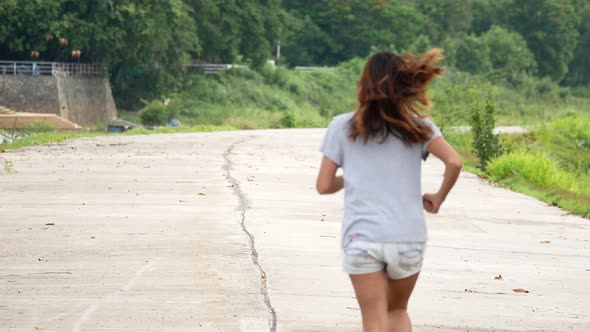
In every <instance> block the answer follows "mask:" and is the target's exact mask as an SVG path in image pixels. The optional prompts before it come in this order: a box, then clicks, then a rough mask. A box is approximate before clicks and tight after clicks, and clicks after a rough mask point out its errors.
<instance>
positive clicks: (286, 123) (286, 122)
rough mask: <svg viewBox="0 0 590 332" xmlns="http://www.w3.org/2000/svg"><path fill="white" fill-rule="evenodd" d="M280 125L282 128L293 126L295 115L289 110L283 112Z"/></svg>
mask: <svg viewBox="0 0 590 332" xmlns="http://www.w3.org/2000/svg"><path fill="white" fill-rule="evenodd" d="M281 126H283V127H284V128H294V127H295V115H293V113H291V112H285V113H283V116H282V117H281Z"/></svg>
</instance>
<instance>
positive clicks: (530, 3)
mask: <svg viewBox="0 0 590 332" xmlns="http://www.w3.org/2000/svg"><path fill="white" fill-rule="evenodd" d="M506 4H507V5H509V6H510V8H511V9H512V10H511V12H510V15H509V18H508V22H509V24H510V26H512V27H513V28H514V29H515V30H516V31H518V32H519V33H520V34H521V35H522V36H523V37H524V38H525V39H526V42H527V44H528V46H529V48H530V49H531V51H532V52H533V54H534V55H535V59H536V61H537V64H538V68H539V74H540V75H541V76H549V77H551V78H552V79H553V80H556V81H561V80H562V79H563V78H565V76H566V75H567V73H568V66H569V64H570V62H571V61H572V59H573V57H574V52H575V50H576V47H577V43H578V34H579V33H578V30H577V26H578V23H579V20H580V17H579V15H578V14H577V13H576V11H575V8H574V6H573V4H572V2H571V1H570V0H518V1H514V0H512V1H510V2H507V3H506Z"/></svg>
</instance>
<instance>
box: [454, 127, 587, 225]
mask: <svg viewBox="0 0 590 332" xmlns="http://www.w3.org/2000/svg"><path fill="white" fill-rule="evenodd" d="M554 122H557V123H563V122H561V121H560V120H556V121H554ZM570 123H571V124H574V125H575V126H578V124H579V122H577V121H573V122H570ZM547 126H548V127H552V126H553V122H550V123H548V124H547ZM542 130H546V128H543V129H542ZM560 130H562V131H560V132H554V133H553V134H552V135H550V136H551V137H556V136H558V135H571V134H572V132H574V130H571V128H563V127H560ZM546 134H547V135H549V134H548V133H543V135H546ZM445 136H446V138H447V140H448V141H449V143H450V144H451V145H453V147H455V149H456V150H457V151H458V152H459V153H460V154H461V156H462V157H463V159H464V166H465V169H466V170H467V171H469V172H471V173H475V174H477V175H479V176H481V177H484V178H486V179H488V180H490V181H491V182H493V183H495V184H496V185H499V186H502V187H506V188H509V189H511V190H514V191H517V192H521V193H524V194H526V195H529V196H532V197H535V198H537V199H540V200H542V201H544V202H546V203H548V204H550V205H555V206H559V207H561V208H563V209H565V210H567V211H569V212H571V213H574V214H576V215H579V216H583V217H586V218H590V175H589V173H588V172H587V171H586V172H579V171H578V172H576V171H573V170H572V169H574V168H575V167H574V168H572V167H567V165H568V160H572V159H571V158H573V160H576V158H578V157H575V156H576V155H583V156H586V155H585V154H584V153H582V151H580V150H579V148H578V147H576V145H575V144H572V145H569V146H568V145H559V146H558V147H559V150H558V151H556V150H555V149H553V148H551V147H550V146H545V145H543V144H542V142H541V140H540V139H539V138H538V137H537V131H533V132H531V133H522V134H504V135H501V138H502V142H503V145H504V147H505V149H506V150H507V151H508V153H507V154H505V155H502V156H500V157H498V158H495V159H493V160H492V161H491V162H490V164H489V165H488V168H487V171H484V170H482V169H481V168H480V165H479V163H478V161H477V157H476V156H475V155H474V154H473V153H472V151H471V142H472V137H471V133H456V132H452V131H451V132H447V133H445ZM562 149H568V151H569V153H568V154H566V155H568V159H560V156H562V155H563V151H562ZM570 166H571V165H570Z"/></svg>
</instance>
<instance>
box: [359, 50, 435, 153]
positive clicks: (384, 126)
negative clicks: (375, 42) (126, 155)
mask: <svg viewBox="0 0 590 332" xmlns="http://www.w3.org/2000/svg"><path fill="white" fill-rule="evenodd" d="M442 59H443V55H442V50H441V49H431V50H429V51H427V52H426V53H424V54H423V55H421V56H416V55H414V54H409V53H408V54H404V55H401V56H399V55H396V54H394V53H392V52H389V51H383V52H379V53H377V54H375V55H373V56H372V57H371V58H370V59H369V60H368V61H367V64H366V65H365V69H364V71H363V75H362V77H361V80H360V81H359V84H358V87H357V91H358V101H359V108H358V109H357V111H356V112H355V113H354V115H353V117H352V119H351V123H350V125H351V128H350V134H349V135H350V137H351V138H352V139H353V140H356V139H357V138H359V137H362V138H363V139H364V141H365V143H367V142H368V141H369V139H372V138H375V137H380V138H381V139H382V142H383V141H385V139H386V138H387V137H388V135H394V136H395V137H398V138H399V139H401V140H402V141H403V142H404V144H406V145H410V144H412V143H422V142H426V141H427V140H428V139H429V136H430V135H431V134H432V129H431V128H430V127H429V126H428V125H426V124H425V123H424V122H423V121H420V120H419V118H422V117H423V116H422V114H421V112H422V111H424V110H425V109H426V108H427V107H428V106H430V103H429V100H428V87H429V85H430V83H431V82H432V81H433V80H434V79H435V78H436V77H437V76H440V75H442V73H443V72H444V68H441V67H439V66H438V63H439V61H441V60H442Z"/></svg>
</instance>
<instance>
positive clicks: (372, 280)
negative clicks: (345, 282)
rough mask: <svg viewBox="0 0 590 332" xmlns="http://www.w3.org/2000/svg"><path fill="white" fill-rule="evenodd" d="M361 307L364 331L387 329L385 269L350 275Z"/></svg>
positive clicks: (383, 330) (375, 331) (376, 331)
mask: <svg viewBox="0 0 590 332" xmlns="http://www.w3.org/2000/svg"><path fill="white" fill-rule="evenodd" d="M350 279H351V280H352V285H353V286H354V291H355V293H356V299H357V301H358V302H359V306H360V307H361V314H362V316H363V331H364V332H386V331H387V324H388V318H387V280H388V279H389V278H388V277H387V275H386V274H385V272H384V271H379V272H375V273H369V274H358V275H350Z"/></svg>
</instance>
